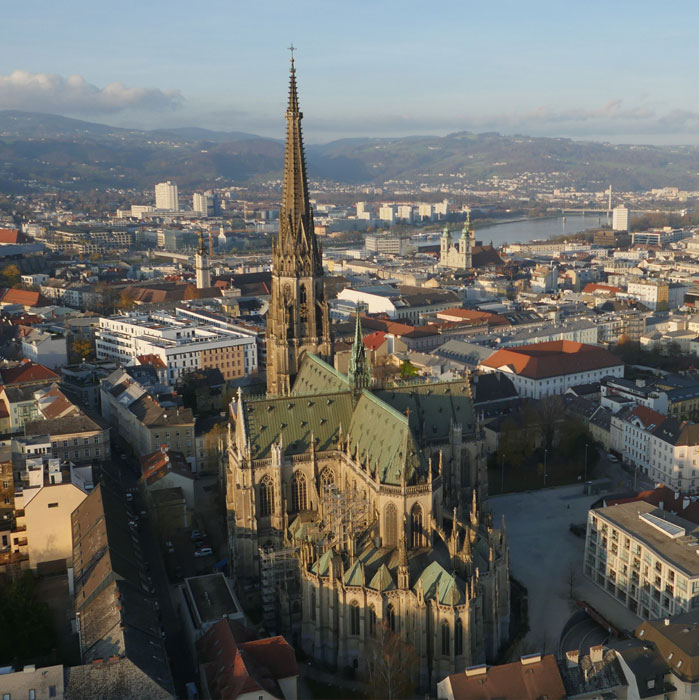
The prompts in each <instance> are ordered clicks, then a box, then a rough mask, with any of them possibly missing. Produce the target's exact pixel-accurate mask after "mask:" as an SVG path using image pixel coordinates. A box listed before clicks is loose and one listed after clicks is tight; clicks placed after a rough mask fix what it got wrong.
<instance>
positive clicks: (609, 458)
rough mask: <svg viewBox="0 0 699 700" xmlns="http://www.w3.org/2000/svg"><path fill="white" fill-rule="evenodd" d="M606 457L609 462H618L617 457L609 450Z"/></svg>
mask: <svg viewBox="0 0 699 700" xmlns="http://www.w3.org/2000/svg"><path fill="white" fill-rule="evenodd" d="M607 459H608V460H609V461H610V462H618V461H619V458H618V457H616V456H615V455H613V454H612V453H611V452H610V453H608V454H607Z"/></svg>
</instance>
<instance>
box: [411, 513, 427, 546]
mask: <svg viewBox="0 0 699 700" xmlns="http://www.w3.org/2000/svg"><path fill="white" fill-rule="evenodd" d="M410 546H411V547H412V548H413V549H418V548H420V547H423V546H424V540H423V534H422V507H421V506H420V504H419V503H416V504H415V505H414V506H413V507H412V508H411V509H410Z"/></svg>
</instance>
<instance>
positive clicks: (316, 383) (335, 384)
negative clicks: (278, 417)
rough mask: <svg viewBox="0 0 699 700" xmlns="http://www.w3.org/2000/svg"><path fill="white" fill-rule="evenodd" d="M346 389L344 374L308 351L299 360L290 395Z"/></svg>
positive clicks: (346, 380)
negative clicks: (298, 367) (299, 365)
mask: <svg viewBox="0 0 699 700" xmlns="http://www.w3.org/2000/svg"><path fill="white" fill-rule="evenodd" d="M348 389H349V381H348V379H347V377H346V376H345V375H344V374H341V373H340V372H338V371H337V370H336V369H335V368H334V367H331V366H330V365H329V364H328V363H327V362H324V361H323V360H321V359H320V357H318V356H317V355H314V354H313V353H311V352H308V353H306V354H305V355H304V358H303V361H302V362H301V367H300V369H299V372H298V374H297V375H296V379H295V380H294V386H293V387H292V389H291V393H292V395H297V396H306V395H308V394H327V393H335V392H339V391H347V390H348Z"/></svg>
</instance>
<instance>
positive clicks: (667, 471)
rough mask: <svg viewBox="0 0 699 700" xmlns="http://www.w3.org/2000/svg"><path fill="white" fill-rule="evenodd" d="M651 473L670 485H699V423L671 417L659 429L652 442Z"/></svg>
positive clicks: (692, 489) (685, 488)
mask: <svg viewBox="0 0 699 700" xmlns="http://www.w3.org/2000/svg"><path fill="white" fill-rule="evenodd" d="M648 451H649V469H648V475H649V476H650V477H651V478H652V479H654V480H655V481H657V482H660V483H663V484H665V485H666V486H669V487H670V488H675V489H682V490H683V491H687V492H696V491H697V489H698V488H699V471H698V470H699V425H698V424H696V423H681V422H680V421H678V420H676V419H675V418H668V419H667V420H665V421H663V422H662V423H661V424H660V425H659V426H658V427H657V428H655V429H654V430H653V431H652V433H651V435H650V440H649V443H648Z"/></svg>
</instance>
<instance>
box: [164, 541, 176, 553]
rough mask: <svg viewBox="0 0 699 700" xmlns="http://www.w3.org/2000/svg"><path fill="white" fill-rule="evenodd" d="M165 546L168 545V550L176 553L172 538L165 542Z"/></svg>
mask: <svg viewBox="0 0 699 700" xmlns="http://www.w3.org/2000/svg"><path fill="white" fill-rule="evenodd" d="M165 546H166V547H167V551H168V552H169V553H170V554H174V553H175V546H174V545H173V544H172V540H168V541H167V542H166V543H165Z"/></svg>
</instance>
